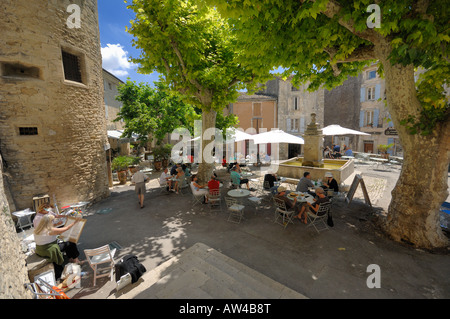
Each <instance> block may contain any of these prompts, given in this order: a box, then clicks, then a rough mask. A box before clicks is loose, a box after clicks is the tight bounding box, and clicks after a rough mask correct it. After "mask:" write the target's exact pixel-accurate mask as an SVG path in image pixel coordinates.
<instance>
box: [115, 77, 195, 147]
mask: <svg viewBox="0 0 450 319" xmlns="http://www.w3.org/2000/svg"><path fill="white" fill-rule="evenodd" d="M118 90H119V95H118V96H117V97H116V99H117V100H118V101H121V102H122V103H123V106H122V108H121V110H120V112H119V113H118V117H117V118H116V119H115V121H119V120H124V122H125V129H124V136H127V137H131V135H132V133H136V134H138V135H139V140H140V141H141V142H142V143H146V142H147V141H148V139H149V135H150V137H151V138H152V139H153V138H154V139H156V143H157V144H158V145H159V144H161V142H162V140H163V139H164V137H165V136H166V134H167V133H172V132H173V130H174V129H176V128H178V127H185V128H187V129H188V130H189V131H190V132H191V134H192V133H193V126H194V120H198V119H200V115H199V114H197V113H196V112H195V110H194V107H193V106H192V105H189V104H186V103H184V102H183V101H182V99H181V98H180V97H179V96H178V95H176V94H174V93H170V92H168V89H167V86H166V85H164V84H163V83H160V82H155V88H152V87H150V86H149V85H148V84H144V83H140V84H136V83H135V82H132V81H127V82H126V83H125V84H123V85H121V86H120V87H119V89H118Z"/></svg>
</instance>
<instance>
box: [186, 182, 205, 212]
mask: <svg viewBox="0 0 450 319" xmlns="http://www.w3.org/2000/svg"><path fill="white" fill-rule="evenodd" d="M189 189H190V190H191V194H192V207H194V206H195V205H197V204H200V205H202V204H203V197H204V196H205V195H204V194H199V195H197V194H195V193H194V191H193V190H192V186H190V187H189Z"/></svg>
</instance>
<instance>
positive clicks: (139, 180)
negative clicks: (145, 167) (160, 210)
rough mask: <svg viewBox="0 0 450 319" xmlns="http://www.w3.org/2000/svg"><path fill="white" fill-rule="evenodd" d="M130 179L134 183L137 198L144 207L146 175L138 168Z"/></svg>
mask: <svg viewBox="0 0 450 319" xmlns="http://www.w3.org/2000/svg"><path fill="white" fill-rule="evenodd" d="M131 181H132V182H133V183H135V191H136V194H137V195H138V198H139V204H140V205H141V208H144V195H145V182H146V181H147V176H146V175H145V174H144V173H142V172H141V170H138V171H137V172H136V173H134V175H133V176H132V177H131Z"/></svg>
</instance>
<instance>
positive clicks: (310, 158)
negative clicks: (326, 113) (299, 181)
mask: <svg viewBox="0 0 450 319" xmlns="http://www.w3.org/2000/svg"><path fill="white" fill-rule="evenodd" d="M303 139H304V140H305V144H304V145H303V146H304V152H303V153H304V155H303V163H302V166H310V167H323V166H324V165H323V156H322V154H323V152H322V149H323V134H322V129H320V128H319V123H316V114H315V113H311V123H309V124H308V126H307V127H306V131H305V134H304V135H303Z"/></svg>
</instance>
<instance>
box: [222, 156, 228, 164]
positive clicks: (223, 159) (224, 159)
mask: <svg viewBox="0 0 450 319" xmlns="http://www.w3.org/2000/svg"><path fill="white" fill-rule="evenodd" d="M222 167H227V159H226V157H225V156H224V157H223V158H222Z"/></svg>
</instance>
